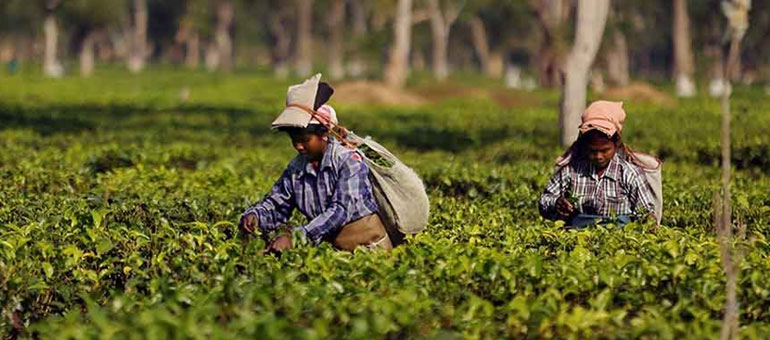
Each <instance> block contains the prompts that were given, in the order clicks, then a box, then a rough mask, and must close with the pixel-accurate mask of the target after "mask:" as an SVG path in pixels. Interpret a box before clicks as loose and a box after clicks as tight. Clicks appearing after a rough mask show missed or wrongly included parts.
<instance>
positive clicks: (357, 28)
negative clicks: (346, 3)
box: [348, 0, 368, 77]
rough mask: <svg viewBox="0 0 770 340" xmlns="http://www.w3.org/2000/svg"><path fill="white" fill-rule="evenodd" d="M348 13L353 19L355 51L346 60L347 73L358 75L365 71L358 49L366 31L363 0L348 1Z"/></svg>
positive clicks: (362, 58)
mask: <svg viewBox="0 0 770 340" xmlns="http://www.w3.org/2000/svg"><path fill="white" fill-rule="evenodd" d="M350 14H351V17H352V18H351V19H352V21H353V39H352V40H353V41H354V42H355V44H354V45H349V46H354V47H355V51H353V53H352V56H351V58H350V61H349V62H348V74H349V75H350V76H352V77H360V76H362V75H363V74H364V72H365V71H366V70H365V68H366V65H365V63H364V56H363V54H362V53H361V51H360V46H359V45H361V42H362V41H363V40H364V39H365V37H366V33H367V30H368V28H367V25H366V17H367V15H366V7H365V3H364V2H363V1H356V0H354V1H350Z"/></svg>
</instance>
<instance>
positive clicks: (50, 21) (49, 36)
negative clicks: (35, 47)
mask: <svg viewBox="0 0 770 340" xmlns="http://www.w3.org/2000/svg"><path fill="white" fill-rule="evenodd" d="M60 3H61V0H46V3H45V18H44V19H43V34H44V36H45V44H44V53H43V74H45V75H46V76H48V77H52V78H58V77H61V76H62V75H63V74H64V68H63V67H62V65H61V62H59V56H58V46H59V26H58V25H57V20H56V15H55V11H56V9H57V7H59V4H60Z"/></svg>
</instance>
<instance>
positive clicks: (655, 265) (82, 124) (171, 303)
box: [0, 70, 770, 339]
mask: <svg viewBox="0 0 770 340" xmlns="http://www.w3.org/2000/svg"><path fill="white" fill-rule="evenodd" d="M0 84H2V85H0V86H2V88H0V124H2V129H1V130H0V149H1V150H2V152H0V179H1V180H2V183H3V185H2V189H1V190H0V223H2V226H1V227H0V305H1V306H2V319H0V333H2V334H6V337H9V338H15V337H21V338H42V339H47V338H72V339H85V338H125V339H132V338H198V339H208V338H279V339H280V338H285V339H295V338H302V339H318V338H352V339H370V338H391V339H394V338H453V337H454V338H459V337H462V338H476V339H481V338H539V337H556V338H574V339H578V338H668V339H673V338H713V337H715V336H716V335H717V334H718V332H719V327H720V322H721V316H722V312H723V302H724V293H723V292H724V281H725V280H724V278H723V273H722V271H721V265H720V259H719V251H718V245H717V243H716V240H715V237H714V233H713V230H712V222H711V220H712V216H711V211H712V198H713V195H714V192H715V191H716V190H717V183H718V182H719V173H718V169H717V164H718V159H719V147H718V140H719V137H718V131H719V105H718V102H716V101H715V100H712V99H709V98H705V97H703V98H696V99H691V100H683V101H680V102H679V104H678V106H676V107H656V106H653V105H650V104H647V103H644V102H636V101H635V99H634V98H628V100H627V102H626V104H625V108H626V110H627V111H628V113H629V118H628V121H627V128H626V129H625V131H626V133H625V135H624V138H625V140H626V141H627V142H628V143H629V144H631V145H632V146H634V147H635V148H637V149H639V150H642V151H646V152H650V153H653V154H657V155H660V156H661V157H662V158H663V159H664V160H665V162H666V164H665V166H664V169H665V171H664V192H665V196H666V200H665V207H664V209H665V216H664V218H663V226H661V227H660V228H658V229H657V230H656V231H655V232H650V231H649V229H650V227H651V226H650V225H644V224H631V225H628V226H626V227H625V228H623V229H619V228H617V227H614V226H608V227H598V228H594V229H589V230H584V231H569V230H565V229H564V228H563V227H562V224H561V223H553V222H550V221H544V220H543V219H542V218H541V217H540V216H539V215H538V213H537V200H538V198H539V194H540V192H541V191H542V189H543V187H544V185H545V183H546V181H547V179H548V177H549V176H550V174H551V170H552V165H553V163H552V162H553V160H554V159H555V157H556V156H558V155H559V153H560V152H561V151H562V150H561V148H559V147H558V145H557V143H556V141H557V140H558V129H557V112H556V110H555V108H556V107H558V106H557V102H556V100H557V99H555V98H556V97H557V96H555V94H554V93H553V92H549V91H545V90H543V91H536V92H533V93H531V94H528V95H529V96H533V97H536V98H539V100H538V101H533V103H536V104H527V105H525V106H521V107H518V106H514V107H501V106H498V105H497V104H495V103H494V102H492V101H489V100H486V99H468V98H465V99H463V98H455V99H451V100H447V101H444V102H440V103H435V104H430V105H426V106H422V107H419V108H392V107H379V106H376V105H369V106H348V107H346V106H344V105H338V106H337V111H338V113H339V116H340V119H341V121H342V123H343V124H345V125H346V126H348V127H349V128H351V129H353V130H355V131H356V132H357V133H359V134H361V135H372V136H374V137H375V138H376V139H377V140H378V141H380V142H382V143H383V144H385V145H386V146H388V147H390V148H392V149H393V151H396V152H397V154H398V155H399V156H401V158H402V160H403V161H405V162H406V163H408V164H410V165H412V166H413V167H414V168H415V169H416V170H417V171H418V172H419V173H420V174H421V175H422V177H423V179H424V181H425V183H426V186H427V187H428V190H429V194H430V198H431V204H432V216H431V220H430V225H429V227H428V228H427V229H426V231H425V232H423V233H422V234H419V235H417V236H415V237H412V238H410V239H409V244H408V245H406V246H402V247H399V248H396V249H395V250H394V251H393V252H391V253H389V254H379V253H371V252H367V251H356V252H355V253H344V252H336V251H334V250H333V249H331V248H330V247H329V246H328V245H325V244H324V245H321V246H320V247H310V246H307V245H303V244H300V242H298V244H297V247H296V248H294V249H292V250H290V251H288V252H286V253H285V254H284V255H283V256H281V257H273V256H260V255H259V252H260V250H261V249H262V247H263V246H264V244H263V242H262V241H261V240H255V241H253V242H251V243H243V242H242V241H241V239H240V238H239V237H238V235H237V226H236V223H237V221H238V218H239V216H240V213H241V212H242V211H243V210H244V208H246V207H247V206H248V205H249V204H251V203H253V202H255V201H257V200H258V199H259V198H261V197H262V195H263V194H264V193H266V192H267V190H268V189H269V188H270V186H271V185H272V183H273V181H274V180H275V179H276V178H277V177H278V175H279V174H280V172H281V171H282V170H283V168H284V166H285V165H286V164H287V162H288V161H289V160H290V158H291V157H293V155H294V151H293V150H292V148H291V145H290V143H289V141H288V139H287V138H286V137H285V136H283V135H281V134H279V133H274V132H271V131H269V128H268V127H269V123H270V121H271V120H272V119H273V118H274V116H275V115H276V114H277V113H278V112H279V110H280V109H281V106H282V104H283V102H284V98H283V96H284V94H285V92H284V91H285V88H286V86H287V85H288V83H286V82H281V81H276V80H272V79H270V78H268V77H265V76H263V75H259V74H243V75H230V76H218V75H210V74H204V73H200V74H190V73H182V72H177V71H172V70H156V71H153V72H148V73H147V74H144V75H139V76H129V75H127V74H123V73H120V72H117V71H113V72H105V73H104V74H102V75H100V76H98V77H95V78H92V79H88V80H83V79H78V78H67V79H62V80H55V81H54V80H43V79H41V78H37V77H36V76H23V77H22V76H0ZM184 88H187V89H189V92H190V96H189V99H187V100H186V101H182V100H181V99H179V92H180V91H182V90H183V89H184ZM768 109H770V105H769V104H768V101H767V100H766V99H764V97H763V94H762V92H761V90H760V89H753V88H738V89H737V91H736V94H735V99H734V111H735V117H734V125H735V126H734V130H733V134H734V149H733V150H734V161H735V172H734V183H733V185H734V191H733V194H734V202H735V203H734V210H735V216H736V219H739V220H740V221H741V222H742V223H743V224H744V225H745V228H746V234H747V237H746V241H745V242H742V244H743V246H744V247H746V249H747V252H746V257H745V259H744V260H743V262H742V263H741V269H742V276H741V278H740V291H739V292H740V296H739V299H740V307H741V333H742V336H744V337H747V338H756V339H761V338H766V337H768V336H769V335H770V302H769V301H770V299H769V295H770V279H769V278H768V276H767V275H766V273H767V272H768V270H770V261H768V255H770V243H769V242H770V241H768V232H769V231H770V228H768V222H769V221H770V195H768V191H769V190H770V176H768V174H767V168H768V156H769V155H768V145H770V144H768V142H770V137H768V135H767V131H768V129H769V128H770V116H767V112H768ZM292 221H293V223H302V218H301V217H300V216H295V217H294V218H293V219H292Z"/></svg>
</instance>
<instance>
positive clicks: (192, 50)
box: [184, 30, 201, 70]
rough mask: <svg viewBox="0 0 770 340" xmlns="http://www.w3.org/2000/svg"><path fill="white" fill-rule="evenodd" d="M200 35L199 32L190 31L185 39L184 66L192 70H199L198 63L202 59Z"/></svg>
mask: <svg viewBox="0 0 770 340" xmlns="http://www.w3.org/2000/svg"><path fill="white" fill-rule="evenodd" d="M200 41H201V38H200V34H198V32H197V31H194V30H190V34H189V36H187V39H185V55H184V64H185V66H187V68H189V69H192V70H197V69H198V63H199V62H200V59H201V56H200V54H201V47H200Z"/></svg>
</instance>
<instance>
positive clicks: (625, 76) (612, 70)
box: [607, 30, 631, 86]
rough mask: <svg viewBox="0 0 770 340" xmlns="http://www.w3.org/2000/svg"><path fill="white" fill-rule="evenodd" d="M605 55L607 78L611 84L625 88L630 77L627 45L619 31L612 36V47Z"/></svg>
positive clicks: (624, 36) (623, 35)
mask: <svg viewBox="0 0 770 340" xmlns="http://www.w3.org/2000/svg"><path fill="white" fill-rule="evenodd" d="M608 52H609V53H607V78H609V81H610V83H611V84H613V85H616V86H626V85H628V83H629V82H630V79H631V77H630V76H629V71H628V43H627V42H626V35H625V34H623V32H621V31H620V30H615V32H614V33H613V34H612V47H610V49H609V51H608Z"/></svg>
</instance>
